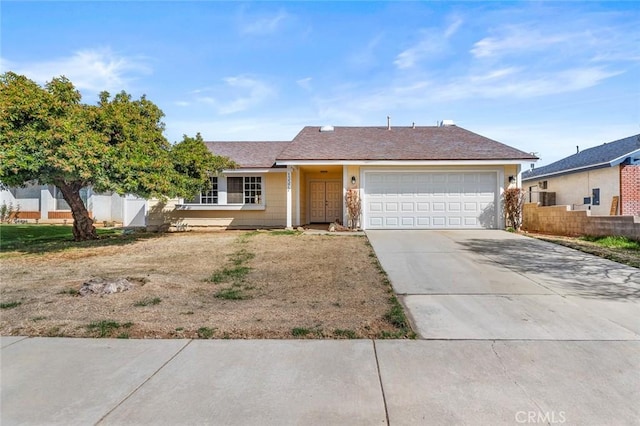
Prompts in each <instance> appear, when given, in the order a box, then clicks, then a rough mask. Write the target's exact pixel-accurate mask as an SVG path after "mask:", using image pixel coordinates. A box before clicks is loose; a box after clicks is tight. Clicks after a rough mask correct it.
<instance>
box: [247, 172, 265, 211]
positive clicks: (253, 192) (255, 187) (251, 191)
mask: <svg viewBox="0 0 640 426" xmlns="http://www.w3.org/2000/svg"><path fill="white" fill-rule="evenodd" d="M261 200H262V178H261V177H259V176H252V177H246V178H244V203H245V204H260V201H261Z"/></svg>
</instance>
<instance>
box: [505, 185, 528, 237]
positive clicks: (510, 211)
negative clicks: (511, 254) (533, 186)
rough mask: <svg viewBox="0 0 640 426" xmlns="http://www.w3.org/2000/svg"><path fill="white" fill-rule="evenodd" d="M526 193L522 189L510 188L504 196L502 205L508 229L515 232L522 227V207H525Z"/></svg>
mask: <svg viewBox="0 0 640 426" xmlns="http://www.w3.org/2000/svg"><path fill="white" fill-rule="evenodd" d="M524 198H525V192H524V191H523V190H522V189H521V188H508V189H505V191H504V193H503V194H502V202H503V203H502V204H503V207H504V216H505V220H506V222H507V223H506V224H507V227H512V228H513V229H514V230H516V231H517V230H518V229H520V226H521V225H522V206H523V205H524Z"/></svg>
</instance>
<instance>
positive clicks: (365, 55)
mask: <svg viewBox="0 0 640 426" xmlns="http://www.w3.org/2000/svg"><path fill="white" fill-rule="evenodd" d="M383 40H384V34H378V35H377V36H375V37H374V38H372V39H371V40H370V41H369V42H368V43H367V45H366V46H364V47H359V48H358V50H357V51H356V52H355V53H353V54H352V55H351V56H350V57H349V58H348V59H347V62H348V63H349V65H351V67H352V68H356V69H368V68H371V67H372V66H374V65H377V62H378V60H379V59H378V56H379V53H378V50H379V46H380V44H381V42H382V41H383Z"/></svg>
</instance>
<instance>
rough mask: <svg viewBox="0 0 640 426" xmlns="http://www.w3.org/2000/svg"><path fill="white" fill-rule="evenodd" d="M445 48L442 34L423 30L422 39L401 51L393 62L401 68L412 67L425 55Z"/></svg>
mask: <svg viewBox="0 0 640 426" xmlns="http://www.w3.org/2000/svg"><path fill="white" fill-rule="evenodd" d="M444 48H445V46H444V45H443V38H442V36H441V35H439V34H434V33H431V32H427V31H423V36H422V40H420V41H419V42H418V43H417V44H415V45H414V46H412V47H410V48H408V49H406V50H404V51H402V52H400V53H399V54H398V56H396V60H395V61H393V63H394V64H395V65H396V67H397V68H399V69H407V68H411V67H413V66H414V65H416V63H418V62H419V61H421V60H422V59H424V58H425V57H427V56H429V55H433V54H436V53H438V52H441V51H442V50H444Z"/></svg>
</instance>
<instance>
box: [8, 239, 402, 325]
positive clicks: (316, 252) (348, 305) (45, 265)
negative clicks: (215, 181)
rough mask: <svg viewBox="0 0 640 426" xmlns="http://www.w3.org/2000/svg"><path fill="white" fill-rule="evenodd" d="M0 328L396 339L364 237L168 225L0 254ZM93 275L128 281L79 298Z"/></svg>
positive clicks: (385, 289)
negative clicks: (102, 240) (135, 235)
mask: <svg viewBox="0 0 640 426" xmlns="http://www.w3.org/2000/svg"><path fill="white" fill-rule="evenodd" d="M0 267H1V268H2V283H1V287H0V292H1V299H2V302H7V303H10V302H20V303H19V304H18V305H16V306H14V307H10V308H6V309H2V311H1V312H0V334H2V335H5V336H6V335H26V336H73V337H122V338H127V337H130V338H293V337H298V338H299V337H306V338H325V337H329V338H355V337H357V338H372V337H405V336H406V335H407V332H408V333H410V330H402V329H401V328H398V327H396V326H394V325H393V324H392V322H391V321H390V319H389V317H390V316H389V312H390V310H391V308H392V307H393V303H392V300H391V298H392V292H391V290H390V286H389V283H388V280H387V279H386V276H385V275H384V273H383V272H382V271H381V269H380V268H379V265H378V262H377V259H376V257H375V255H374V254H373V251H372V249H371V247H370V246H369V244H368V241H367V239H366V237H364V236H332V235H307V234H297V233H296V234H291V235H287V234H284V235H283V234H282V233H273V232H248V233H247V232H220V233H177V234H169V235H166V236H165V237H162V238H155V239H150V240H142V241H138V242H136V243H133V244H130V245H127V246H122V247H96V248H84V249H71V250H67V251H64V252H57V253H50V254H42V255H33V254H27V255H25V254H20V253H17V252H16V253H6V254H5V255H4V256H3V257H2V259H0ZM95 277H103V278H126V279H128V280H129V281H132V282H135V286H134V288H133V289H131V290H129V291H126V292H122V293H114V294H110V295H105V296H98V295H90V296H80V295H79V294H78V291H79V290H80V287H81V286H82V283H83V282H86V281H87V280H89V279H91V278H95Z"/></svg>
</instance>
